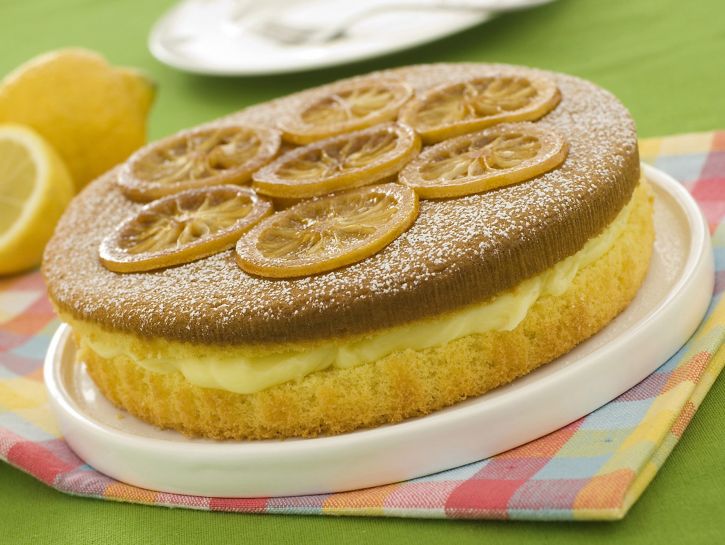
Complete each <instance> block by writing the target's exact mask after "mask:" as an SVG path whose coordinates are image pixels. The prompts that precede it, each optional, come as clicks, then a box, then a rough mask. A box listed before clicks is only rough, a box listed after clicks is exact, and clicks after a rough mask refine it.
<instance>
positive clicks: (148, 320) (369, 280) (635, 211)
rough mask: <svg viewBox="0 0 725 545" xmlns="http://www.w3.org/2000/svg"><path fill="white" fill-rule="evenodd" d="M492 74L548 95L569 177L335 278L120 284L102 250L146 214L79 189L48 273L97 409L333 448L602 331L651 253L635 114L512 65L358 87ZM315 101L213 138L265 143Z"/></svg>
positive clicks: (266, 114) (509, 193)
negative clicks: (542, 81) (247, 134)
mask: <svg viewBox="0 0 725 545" xmlns="http://www.w3.org/2000/svg"><path fill="white" fill-rule="evenodd" d="M490 75H506V76H512V77H523V78H527V77H530V78H546V79H548V80H551V81H553V82H554V83H555V85H556V87H557V89H558V92H559V93H560V97H561V98H560V102H559V103H558V105H556V106H555V107H554V108H553V109H552V110H551V111H549V112H548V113H546V114H545V115H544V116H543V117H541V118H540V119H536V120H534V121H533V122H534V123H535V125H536V126H537V127H541V128H543V129H546V130H552V131H555V132H556V133H557V134H558V135H560V136H561V137H562V138H563V139H565V141H566V143H567V144H568V154H567V156H566V159H565V160H564V162H563V163H562V164H561V165H559V166H558V167H556V168H554V169H553V170H550V171H549V172H546V173H544V174H541V175H538V176H535V177H534V178H531V179H528V180H526V181H523V182H521V183H517V184H514V185H509V186H506V187H501V188H498V189H495V190H492V191H486V192H483V193H477V194H471V195H466V196H462V197H456V198H449V199H436V200H421V201H420V208H419V215H418V217H417V219H416V220H415V222H414V223H413V224H412V225H411V226H410V227H409V228H408V229H407V230H406V231H405V232H403V233H402V234H401V235H400V236H398V237H397V238H396V239H395V240H394V241H393V242H392V243H390V244H389V245H387V246H386V247H385V248H383V249H382V250H380V251H379V252H377V253H376V254H374V255H372V256H370V257H367V258H366V259H363V260H362V261H359V262H357V263H353V264H350V265H347V266H345V267H342V268H338V269H336V270H332V271H328V272H324V273H321V274H313V275H309V276H303V277H297V278H283V279H279V278H265V277H260V276H257V275H254V274H249V273H246V272H244V271H243V270H242V269H241V268H240V267H239V266H238V264H237V262H236V260H235V255H234V250H233V249H232V250H226V251H223V252H220V253H217V254H215V255H211V256H209V257H205V258H203V259H199V260H197V261H193V262H191V263H186V264H182V265H178V266H173V267H168V268H165V269H162V270H156V271H148V272H138V273H126V274H119V273H117V272H112V271H110V270H108V269H106V268H105V267H104V266H103V265H102V264H101V262H100V260H99V245H100V244H101V242H102V241H103V239H104V238H106V237H107V236H108V235H109V233H111V232H113V230H114V229H116V227H117V226H118V225H119V224H120V223H121V222H122V221H123V220H124V219H125V218H127V217H128V216H129V215H130V214H133V213H134V212H136V211H138V210H139V209H140V208H141V206H142V204H140V203H137V202H133V201H131V200H129V199H128V198H127V197H126V196H125V195H124V193H123V192H122V191H121V190H120V188H119V185H118V183H117V182H118V177H119V169H116V170H113V171H111V172H109V173H107V174H106V175H104V176H103V177H101V178H100V179H98V180H96V181H95V182H94V183H92V184H90V185H89V186H88V187H87V188H86V189H85V190H84V191H83V192H82V193H81V194H80V195H79V196H78V197H77V198H76V199H75V200H74V201H73V202H72V204H71V205H70V207H69V208H68V210H67V212H66V214H65V215H64V217H63V219H62V220H61V222H60V224H59V225H58V227H57V229H56V233H55V235H54V237H53V239H52V240H51V242H50V243H49V245H48V247H47V250H46V254H45V259H44V266H43V270H44V274H45V277H46V280H47V284H48V290H49V294H50V297H51V300H52V302H53V304H54V305H55V307H56V309H57V311H58V313H59V315H60V316H61V318H62V319H63V320H64V321H66V322H68V323H69V324H71V326H72V327H73V330H74V334H75V339H76V343H77V345H78V348H79V350H78V357H79V362H80V363H82V364H85V365H87V367H88V371H89V373H90V375H91V376H92V377H93V379H94V380H95V382H96V384H97V385H98V387H99V389H100V390H101V392H102V393H103V394H104V395H105V396H106V397H108V398H109V399H110V400H111V401H112V402H113V403H115V404H116V405H118V406H119V407H121V408H123V409H126V410H128V411H129V412H130V413H132V414H134V415H136V416H138V417H139V418H142V419H144V420H146V421H148V422H151V423H153V424H156V425H158V426H160V427H163V428H171V429H176V430H179V431H182V432H184V433H186V434H190V435H200V436H205V437H212V438H223V439H261V438H276V437H300V436H301V437H309V436H316V435H320V434H335V433H343V432H347V431H351V430H355V429H359V428H364V427H370V426H378V425H382V424H386V423H393V422H398V421H401V420H403V419H406V418H410V417H414V416H420V415H425V414H428V413H430V412H432V411H435V410H438V409H440V408H443V407H446V406H449V405H452V404H454V403H456V402H459V401H461V400H463V399H466V398H468V397H471V396H477V395H480V394H483V393H484V392H486V391H488V390H490V389H492V388H495V387H498V386H500V385H502V384H506V383H508V382H510V381H512V380H514V379H516V378H517V377H520V376H522V375H524V374H526V373H528V372H530V371H531V370H533V369H535V368H537V367H539V366H541V365H543V364H545V363H547V362H549V361H551V360H552V359H554V358H556V357H557V356H559V355H561V354H563V353H565V352H567V351H569V350H571V349H572V348H573V347H574V346H576V345H577V344H578V343H580V342H582V341H583V340H585V339H586V338H588V337H589V336H591V335H593V334H594V333H596V332H597V331H599V330H600V329H601V328H603V327H604V326H605V325H606V324H607V323H608V322H610V321H611V320H612V319H613V318H614V317H615V316H616V315H617V314H619V313H620V312H621V311H622V310H623V309H624V308H626V306H627V305H628V304H629V302H630V301H631V300H632V299H633V297H634V296H635V294H636V292H637V290H638V288H639V286H640V285H641V283H642V281H643V279H644V277H645V275H646V272H647V268H648V265H649V259H650V255H651V251H652V242H653V238H654V231H653V223H652V197H651V194H650V192H649V189H648V187H647V185H646V181H645V180H640V173H639V159H638V151H637V139H636V131H635V128H634V123H633V122H632V120H631V118H630V116H629V114H628V112H627V110H626V108H625V107H624V106H622V104H621V103H620V102H619V101H618V100H617V99H616V98H615V97H613V96H612V95H611V94H610V93H608V92H606V91H604V90H602V89H600V88H598V87H597V86H595V85H593V84H592V83H589V82H586V81H583V80H581V79H578V78H575V77H571V76H566V75H562V74H556V73H550V72H544V71H539V70H533V69H529V68H523V67H513V66H507V65H480V64H453V65H451V64H445V65H443V64H441V65H423V66H411V67H405V68H400V69H394V70H388V71H384V72H379V73H375V74H371V75H367V76H361V77H362V78H370V77H376V78H377V77H382V78H392V79H396V80H402V81H404V82H406V83H407V84H408V85H409V86H410V87H412V89H413V90H414V91H415V93H416V94H421V93H424V92H425V91H427V90H429V89H431V88H434V87H435V86H437V85H440V84H445V83H448V82H452V81H459V80H466V79H470V78H476V77H486V76H490ZM350 81H352V82H353V83H354V82H355V81H357V80H356V79H353V80H350ZM337 85H339V84H337ZM324 89H325V88H322V90H324ZM320 91H321V90H320V88H318V89H313V90H309V91H305V92H302V93H298V94H295V95H291V96H288V97H284V98H281V99H277V100H275V101H271V102H268V103H264V104H259V105H257V106H254V107H251V108H248V109H246V110H243V111H241V112H239V113H236V114H234V115H232V116H229V117H227V118H225V119H222V120H218V121H216V122H214V123H211V124H209V126H212V127H214V126H218V125H224V124H228V123H230V122H234V123H246V124H252V125H257V126H263V127H275V126H276V124H277V121H278V120H279V119H283V118H285V117H286V116H289V115H290V112H293V111H295V110H296V109H298V108H300V105H302V104H305V102H306V101H307V100H309V97H310V96H312V95H311V94H315V93H316V94H319V93H320Z"/></svg>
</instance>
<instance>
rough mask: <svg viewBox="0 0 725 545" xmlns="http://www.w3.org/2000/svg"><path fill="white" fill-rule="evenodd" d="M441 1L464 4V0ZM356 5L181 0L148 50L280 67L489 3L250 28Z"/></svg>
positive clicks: (340, 12) (363, 48)
mask: <svg viewBox="0 0 725 545" xmlns="http://www.w3.org/2000/svg"><path fill="white" fill-rule="evenodd" d="M367 1H368V5H376V6H377V5H381V4H384V3H385V2H386V1H387V0H367ZM549 1H551V0H507V1H504V2H499V4H501V6H502V7H505V6H509V7H508V8H507V9H511V8H517V9H524V8H526V7H533V6H537V5H539V4H544V3H547V2H549ZM390 3H391V4H397V5H398V6H400V5H401V4H403V2H390ZM408 3H409V4H410V3H411V2H408ZM412 3H413V4H415V2H412ZM468 3H469V4H475V2H468ZM419 4H421V5H423V4H425V1H423V2H420V3H419ZM449 4H450V5H451V7H452V6H454V5H465V4H466V0H462V1H458V2H449ZM360 8H361V4H359V3H356V2H350V3H341V2H334V0H307V1H306V2H291V1H290V0H265V2H263V3H260V2H256V0H183V1H182V2H180V3H178V4H176V5H175V6H173V7H172V8H171V9H170V10H169V11H168V12H167V13H165V14H164V15H163V16H162V17H161V18H160V19H159V20H158V21H157V22H156V24H155V25H154V27H153V29H152V30H151V33H150V35H149V42H148V43H149V50H150V51H151V53H152V54H153V55H154V57H156V58H157V59H158V60H159V61H161V62H163V63H165V64H168V65H169V66H173V67H174V68H177V69H179V70H184V71H187V72H194V73H199V74H212V75H227V76H253V75H268V74H282V73H288V72H302V71H306V70H312V69H318V68H325V67H329V66H336V65H342V64H347V63H350V62H354V61H361V60H364V59H369V58H373V57H378V56H380V55H385V54H388V53H393V52H396V51H400V50H403V49H408V48H411V47H414V46H417V45H421V44H424V43H428V42H431V41H434V40H437V39H439V38H443V37H444V36H448V35H450V34H454V33H456V32H461V31H462V30H465V29H468V28H471V27H474V26H476V25H478V24H480V23H483V22H484V21H488V20H489V19H491V18H492V17H493V16H494V13H493V12H491V11H483V10H475V9H468V10H465V9H459V10H456V9H450V8H449V9H445V10H442V9H437V10H435V9H425V8H421V7H420V6H417V7H413V8H408V9H398V10H393V11H390V12H386V13H379V14H376V15H375V16H371V17H366V18H364V19H361V20H360V21H359V22H358V23H357V24H355V25H354V26H353V27H352V28H350V30H349V31H348V32H347V33H346V34H345V36H343V37H342V38H339V39H336V40H334V41H331V42H328V43H319V44H315V43H312V44H299V45H290V44H284V43H279V42H275V41H274V40H272V39H269V38H267V37H265V36H264V35H261V34H260V33H259V32H257V31H255V28H258V27H259V26H260V25H261V24H263V22H264V21H266V20H270V19H274V20H275V21H276V22H280V21H281V22H285V23H287V24H290V23H292V24H294V23H295V22H296V23H297V24H298V25H301V26H307V27H309V26H310V25H312V26H320V25H323V26H324V25H325V24H329V23H330V22H332V20H334V19H337V18H339V17H341V16H343V17H344V16H349V15H352V14H353V13H354V12H356V11H359V10H360ZM295 15H297V17H295Z"/></svg>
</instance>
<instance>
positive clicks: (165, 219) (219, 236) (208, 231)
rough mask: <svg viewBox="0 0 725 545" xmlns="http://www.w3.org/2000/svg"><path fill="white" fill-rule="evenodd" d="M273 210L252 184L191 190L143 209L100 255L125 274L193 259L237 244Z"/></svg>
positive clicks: (118, 230) (104, 245) (111, 237)
mask: <svg viewBox="0 0 725 545" xmlns="http://www.w3.org/2000/svg"><path fill="white" fill-rule="evenodd" d="M271 212H272V205H271V204H270V203H268V202H267V201H265V200H263V199H260V198H259V197H258V196H257V195H256V194H255V193H254V191H252V190H251V189H249V188H248V187H239V186H234V185H223V186H216V187H209V188H201V189H190V190H188V191H183V192H181V193H177V194H176V195H170V196H168V197H165V198H163V199H159V200H158V201H154V202H152V203H149V204H147V205H146V206H144V207H143V208H141V210H139V211H138V212H137V213H136V214H133V215H132V216H131V217H130V218H128V219H127V220H126V221H124V222H123V223H122V224H121V225H119V226H118V227H117V228H116V229H115V230H114V232H113V233H111V234H110V235H109V236H108V237H106V238H105V239H104V240H103V242H101V246H100V249H99V256H100V258H101V263H103V265H104V266H105V267H106V268H107V269H110V270H112V271H115V272H122V273H126V272H140V271H149V270H152V269H161V268H164V267H170V266H172V265H180V264H182V263H188V262H190V261H195V260H197V259H201V258H202V257H207V256H210V255H212V254H215V253H218V252H221V251H223V250H226V249H228V248H231V247H232V246H234V243H235V242H236V241H237V239H238V238H239V237H240V236H241V235H242V233H244V232H245V231H247V230H248V229H250V228H251V227H252V226H253V225H255V224H256V223H257V222H258V221H259V220H260V219H262V218H263V217H265V216H267V215H269V214H270V213H271Z"/></svg>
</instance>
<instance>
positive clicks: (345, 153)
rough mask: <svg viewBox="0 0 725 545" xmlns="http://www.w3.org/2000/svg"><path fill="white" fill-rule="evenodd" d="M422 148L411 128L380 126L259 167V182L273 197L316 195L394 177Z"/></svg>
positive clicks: (257, 185) (260, 189) (311, 146)
mask: <svg viewBox="0 0 725 545" xmlns="http://www.w3.org/2000/svg"><path fill="white" fill-rule="evenodd" d="M419 151H420V138H418V136H417V135H416V134H415V132H414V131H413V129H411V128H410V127H407V126H405V125H398V124H394V123H388V124H385V125H378V126H377V127H371V128H369V129H365V130H362V131H357V132H352V133H349V134H342V135H340V136H334V137H332V138H328V139H327V140H321V141H320V142H315V143H314V144H308V145H307V146H304V147H301V148H296V149H293V150H292V151H289V152H287V153H285V154H284V155H282V156H280V157H278V158H277V159H276V160H275V161H273V162H271V163H270V164H268V165H267V166H265V167H264V168H262V169H261V170H258V171H257V172H255V173H254V176H253V180H254V182H253V187H254V188H255V189H256V190H257V191H258V192H259V193H262V194H264V195H269V196H270V197H278V198H287V199H301V198H306V197H316V196H319V195H324V194H325V193H332V192H333V191H339V190H342V189H351V188H353V187H360V186H363V185H368V184H372V183H375V182H379V181H381V180H384V179H385V178H388V177H391V176H393V175H395V174H396V173H397V172H398V171H399V170H400V169H401V168H403V165H405V164H406V163H407V162H408V161H410V160H411V159H412V158H413V157H415V155H417V154H418V152H419Z"/></svg>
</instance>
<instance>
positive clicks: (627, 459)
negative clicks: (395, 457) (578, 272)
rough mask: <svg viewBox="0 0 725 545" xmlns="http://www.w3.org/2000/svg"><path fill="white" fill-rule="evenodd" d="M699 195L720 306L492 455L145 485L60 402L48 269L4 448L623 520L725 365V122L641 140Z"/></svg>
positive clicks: (96, 491)
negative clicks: (556, 421) (162, 471)
mask: <svg viewBox="0 0 725 545" xmlns="http://www.w3.org/2000/svg"><path fill="white" fill-rule="evenodd" d="M641 149H642V158H643V159H644V160H645V161H647V162H649V163H651V164H654V165H655V166H656V167H658V168H660V169H662V170H664V171H666V172H669V173H670V174H672V175H673V176H674V177H675V178H677V179H679V180H680V181H681V182H682V183H683V184H684V185H685V187H687V189H689V190H690V192H691V193H692V195H694V196H695V198H696V199H697V200H698V202H699V203H700V206H701V207H702V210H703V212H704V213H705V216H706V217H707V220H708V222H709V225H710V228H711V230H712V232H713V235H714V245H715V256H716V263H717V269H718V272H717V283H716V289H715V295H714V297H713V301H712V304H711V306H710V310H709V317H708V318H707V319H706V321H705V322H704V323H703V325H702V326H701V327H700V329H699V331H698V332H697V333H696V334H695V336H694V337H693V338H692V339H691V340H690V341H689V342H688V343H687V345H686V346H685V347H683V348H682V349H681V350H680V351H679V352H678V353H677V354H676V355H675V356H673V357H672V358H671V359H670V360H669V361H667V362H666V363H665V364H664V365H663V366H662V367H660V368H659V369H657V371H655V372H654V373H653V374H652V375H650V376H649V377H648V378H647V379H645V380H644V381H642V382H641V383H640V384H638V385H637V386H635V387H634V388H632V389H631V390H629V391H628V392H626V393H624V394H622V395H621V396H620V397H618V398H617V399H615V400H614V401H612V402H610V403H608V404H607V405H605V406H604V407H602V408H600V409H598V410H596V411H594V412H593V413H591V414H590V415H588V416H586V417H585V418H582V419H580V420H578V421H576V422H573V423H572V424H570V425H568V426H566V427H565V428H562V429H560V430H558V431H556V432H554V433H551V434H549V435H547V436H546V437H542V438H541V439H538V440H536V441H533V442H531V443H529V444H526V445H524V446H521V447H519V448H516V449H513V450H511V451H508V452H505V453H503V454H500V455H498V456H495V457H493V458H490V459H487V460H482V461H480V462H476V463H473V464H469V465H467V466H463V467H459V468H456V469H452V470H449V471H444V472H442V473H438V474H436V475H430V476H427V477H423V478H419V479H415V480H412V481H408V482H403V483H398V484H392V485H388V486H381V487H377V488H371V489H367V490H361V491H355V492H345V493H340V494H323V495H315V496H301V497H293V498H270V499H267V498H258V499H219V498H203V497H193V496H181V495H177V494H165V493H160V492H154V491H150V490H142V489H139V488H134V487H132V486H128V485H125V484H122V483H120V482H117V481H115V480H113V479H111V478H109V477H106V476H105V475H102V474H100V473H98V472H96V471H95V470H93V468H91V467H89V466H88V465H86V464H84V463H83V461H82V460H80V459H79V458H78V457H76V456H75V454H74V453H73V452H72V451H71V450H70V449H69V448H68V446H67V445H66V443H65V442H64V441H63V439H62V438H61V436H60V434H59V432H58V428H57V427H56V423H55V421H54V419H53V416H52V415H51V414H50V410H49V408H48V404H47V400H46V392H45V388H44V386H43V382H42V373H41V366H42V361H43V356H44V354H45V351H46V348H47V346H48V342H49V340H50V337H51V335H52V333H53V332H54V330H55V329H56V328H57V327H58V321H57V320H56V319H55V317H54V316H53V313H52V311H51V308H50V305H49V303H48V300H47V298H46V296H45V290H44V287H43V282H42V279H41V278H40V275H39V274H38V273H32V274H28V275H26V276H20V277H15V278H10V279H6V280H4V281H0V459H3V460H5V461H7V462H8V463H10V464H12V465H14V466H15V467H18V468H19V469H21V470H23V471H26V472H27V473H29V474H31V475H33V476H34V477H36V478H37V479H39V480H41V481H43V482H44V483H46V484H48V485H49V486H52V487H54V488H56V489H58V490H60V491H62V492H66V493H69V494H75V495H79V496H90V497H94V498H99V499H106V500H116V501H126V502H135V503H146V504H153V505H165V506H173V507H188V508H193V509H203V510H217V511H238V512H264V513H291V514H335V515H377V516H381V515H382V516H399V517H428V518H444V517H446V518H512V519H548V520H562V519H579V520H595V519H617V518H621V517H623V516H624V515H625V514H626V513H627V510H628V509H629V508H630V507H631V505H632V504H633V503H634V502H635V501H636V500H637V498H638V497H639V495H640V494H641V493H642V492H643V491H644V489H645V488H646V487H647V485H648V484H649V482H650V481H651V480H652V478H653V477H654V475H655V473H656V472H657V470H658V469H659V468H660V467H661V466H662V464H663V463H664V461H665V460H666V458H667V456H668V455H669V453H670V451H671V450H672V448H673V447H674V446H675V444H677V441H678V439H679V438H680V436H681V435H682V433H683V432H684V430H685V428H686V427H687V424H688V422H689V421H690V419H691V418H692V417H693V415H694V414H695V411H696V410H697V408H698V406H699V405H700V402H701V401H702V399H703V398H704V396H705V394H706V393H707V392H708V390H709V389H710V386H711V385H712V383H713V381H714V380H715V379H716V377H717V376H718V373H719V372H720V370H721V369H722V367H723V364H725V349H722V350H720V348H721V346H723V344H724V342H725V303H723V304H722V305H720V304H718V303H719V300H720V295H721V293H720V292H721V291H723V289H725V132H718V133H705V134H690V135H683V136H675V137H669V138H663V139H652V140H645V141H643V142H642V143H641Z"/></svg>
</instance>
